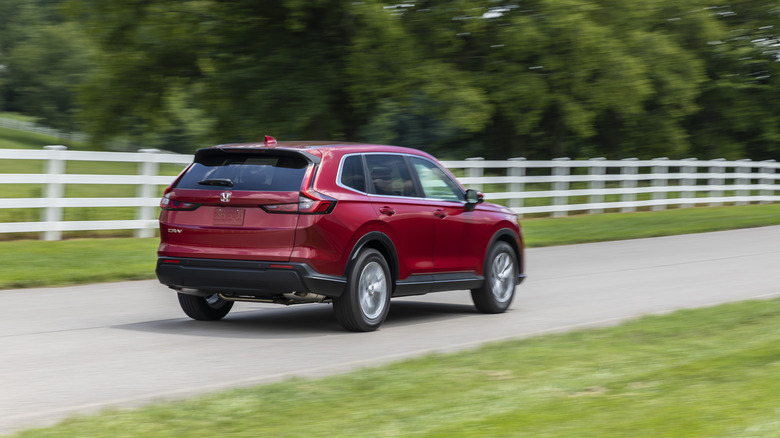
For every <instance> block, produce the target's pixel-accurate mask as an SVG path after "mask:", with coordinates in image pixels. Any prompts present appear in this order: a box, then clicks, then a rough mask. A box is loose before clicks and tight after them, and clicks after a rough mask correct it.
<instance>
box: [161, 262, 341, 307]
mask: <svg viewBox="0 0 780 438" xmlns="http://www.w3.org/2000/svg"><path fill="white" fill-rule="evenodd" d="M156 273H157V278H158V279H159V280H160V283H162V284H164V285H166V286H168V287H171V288H174V289H198V290H201V291H213V292H215V293H216V292H222V293H228V292H233V293H241V294H246V295H254V296H258V297H262V296H271V295H278V294H283V293H288V292H308V293H315V294H319V295H325V296H326V297H331V298H334V297H338V296H341V293H342V292H343V291H344V288H345V286H346V279H345V278H344V277H336V276H332V275H323V274H320V273H318V272H316V271H314V269H312V268H311V266H309V265H307V264H305V263H289V262H261V261H249V260H223V259H197V258H182V257H159V258H158V259H157V269H156Z"/></svg>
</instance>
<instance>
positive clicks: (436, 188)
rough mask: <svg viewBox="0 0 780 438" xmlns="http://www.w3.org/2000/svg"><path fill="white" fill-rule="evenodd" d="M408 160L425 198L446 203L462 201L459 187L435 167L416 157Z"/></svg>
mask: <svg viewBox="0 0 780 438" xmlns="http://www.w3.org/2000/svg"><path fill="white" fill-rule="evenodd" d="M410 160H411V161H412V165H413V166H414V170H415V172H417V176H418V177H419V178H420V184H421V185H422V188H423V192H425V197H426V198H432V199H444V200H448V201H462V200H463V199H464V198H463V192H462V191H461V189H460V187H459V186H458V185H457V184H456V183H455V181H453V180H452V179H451V178H450V177H449V175H447V174H446V173H444V172H443V171H442V170H441V169H440V168H439V167H438V166H437V165H435V164H433V163H431V162H430V161H428V160H424V159H422V158H417V157H412V158H411V159H410Z"/></svg>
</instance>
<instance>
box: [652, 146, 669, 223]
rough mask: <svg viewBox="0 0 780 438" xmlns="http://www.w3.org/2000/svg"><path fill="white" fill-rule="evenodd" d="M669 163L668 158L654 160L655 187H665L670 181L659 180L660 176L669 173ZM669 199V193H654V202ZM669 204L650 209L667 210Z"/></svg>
mask: <svg viewBox="0 0 780 438" xmlns="http://www.w3.org/2000/svg"><path fill="white" fill-rule="evenodd" d="M667 161H669V159H668V158H666V157H663V158H653V176H655V178H653V187H665V186H666V183H667V182H668V181H669V180H668V179H667V178H658V175H666V174H668V173H669V164H668V163H667ZM668 197H669V193H668V192H653V200H657V199H666V198H668ZM666 206H667V204H660V205H653V206H652V207H650V210H652V211H660V210H666Z"/></svg>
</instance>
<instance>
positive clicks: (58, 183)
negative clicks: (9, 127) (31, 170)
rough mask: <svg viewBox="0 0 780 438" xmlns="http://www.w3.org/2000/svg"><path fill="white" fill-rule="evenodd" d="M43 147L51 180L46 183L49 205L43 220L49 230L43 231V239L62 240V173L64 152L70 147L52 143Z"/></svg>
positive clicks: (63, 190) (44, 211)
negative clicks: (45, 151) (59, 228)
mask: <svg viewBox="0 0 780 438" xmlns="http://www.w3.org/2000/svg"><path fill="white" fill-rule="evenodd" d="M43 149H45V150H47V151H48V153H47V154H46V155H47V156H48V157H47V159H46V164H45V167H46V168H45V172H46V174H47V175H48V177H49V182H48V183H46V193H45V194H44V197H45V198H47V199H48V200H49V201H48V202H49V205H48V207H46V208H44V209H43V212H42V213H43V214H42V216H43V218H42V219H43V222H47V225H46V227H47V228H48V230H47V231H44V232H43V233H41V239H43V240H62V231H60V230H58V229H57V228H58V227H57V225H55V224H56V223H57V222H60V221H62V217H63V216H62V207H60V199H62V197H63V195H65V186H64V185H63V184H62V180H61V178H60V175H62V174H63V173H65V159H64V158H65V157H63V152H64V151H66V150H67V149H68V148H67V147H66V146H63V145H51V146H44V147H43Z"/></svg>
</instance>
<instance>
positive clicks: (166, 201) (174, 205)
mask: <svg viewBox="0 0 780 438" xmlns="http://www.w3.org/2000/svg"><path fill="white" fill-rule="evenodd" d="M198 207H200V204H193V203H192V202H182V201H177V200H175V199H171V194H170V190H169V189H166V190H165V194H164V195H163V197H162V199H160V208H162V209H163V210H179V211H187V210H195V209H196V208H198Z"/></svg>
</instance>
